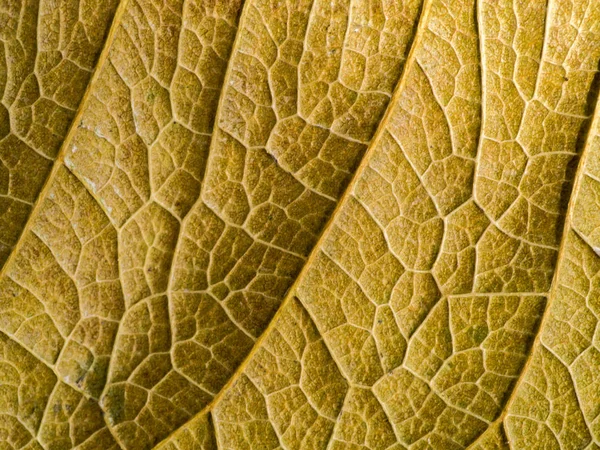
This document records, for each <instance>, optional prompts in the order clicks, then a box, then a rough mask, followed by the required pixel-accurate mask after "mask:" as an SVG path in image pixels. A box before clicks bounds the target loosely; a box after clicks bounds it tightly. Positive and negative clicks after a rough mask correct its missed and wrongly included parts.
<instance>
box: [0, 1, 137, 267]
mask: <svg viewBox="0 0 600 450" xmlns="http://www.w3.org/2000/svg"><path fill="white" fill-rule="evenodd" d="M128 1H129V0H121V2H120V3H119V6H117V9H116V11H115V14H114V15H113V19H112V23H111V24H110V28H109V31H108V34H107V36H106V40H105V43H104V47H103V48H102V52H101V53H100V56H99V57H98V61H97V62H96V67H94V72H93V74H92V77H91V78H90V82H89V83H88V85H87V87H86V89H85V92H84V94H83V97H81V101H80V102H79V106H78V108H77V112H76V113H75V116H74V117H73V120H72V121H71V125H70V126H69V131H68V132H67V135H66V136H65V139H64V140H63V143H62V145H61V147H60V149H59V150H58V154H57V155H56V158H55V160H54V165H53V166H52V170H51V171H50V174H49V175H48V177H46V181H45V182H44V185H43V186H42V189H41V190H40V192H39V194H38V196H37V198H36V200H35V202H34V204H33V207H32V208H31V212H30V213H29V217H28V218H27V222H26V223H25V226H24V227H23V229H22V230H21V234H20V235H19V238H18V240H17V243H16V244H15V246H14V247H13V248H12V250H11V252H10V254H9V255H8V258H6V261H5V262H4V266H2V268H1V269H0V279H2V278H3V277H4V276H5V275H6V274H7V272H8V270H9V269H8V268H9V267H10V266H12V263H13V262H14V259H15V257H16V255H17V254H18V253H19V251H20V250H21V247H22V246H23V242H24V239H23V237H24V236H25V235H26V234H27V233H28V232H29V231H30V230H31V228H32V227H33V224H34V222H35V219H36V218H37V216H38V214H39V213H40V210H41V206H42V204H43V203H44V200H45V199H46V197H47V196H48V194H49V192H50V189H51V188H52V186H53V184H54V183H53V182H54V179H55V178H56V176H57V174H58V172H59V170H60V168H61V167H62V166H63V162H64V159H65V154H66V151H67V148H69V146H70V144H71V140H72V139H73V137H74V136H75V133H76V132H77V129H78V126H79V122H81V119H82V117H83V113H84V112H85V110H86V106H87V102H88V99H89V97H90V96H91V94H92V90H93V88H94V85H95V84H96V82H97V81H98V78H99V77H100V73H101V71H102V70H101V69H102V68H103V67H104V63H105V62H106V60H107V59H108V54H109V53H110V49H111V47H112V43H113V41H114V38H115V35H116V31H117V28H118V25H119V23H120V22H121V17H122V16H123V12H124V11H125V8H126V6H127V3H128ZM86 190H87V189H86ZM88 192H89V190H88Z"/></svg>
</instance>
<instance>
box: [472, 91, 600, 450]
mask: <svg viewBox="0 0 600 450" xmlns="http://www.w3.org/2000/svg"><path fill="white" fill-rule="evenodd" d="M599 102H600V97H597V98H596V102H595V105H594V110H593V112H592V116H591V120H590V122H589V128H588V129H587V131H586V136H585V140H584V145H583V149H582V151H581V154H580V156H579V162H578V164H577V170H576V172H575V179H574V180H573V188H572V190H571V196H570V198H569V203H568V206H567V210H566V212H565V223H564V226H563V231H562V236H561V240H560V246H559V249H558V256H557V258H556V266H555V270H554V275H553V278H552V285H551V286H552V287H551V288H550V292H549V293H548V297H547V301H546V306H545V308H544V313H543V314H542V318H541V319H540V322H539V325H538V329H537V333H536V335H535V340H534V341H533V344H532V345H531V349H530V351H529V354H528V355H527V360H526V361H525V364H524V365H523V368H522V369H521V373H520V375H519V378H518V379H517V381H516V382H515V385H514V387H513V389H512V392H511V393H510V396H509V397H508V399H507V400H506V402H505V403H504V407H503V408H502V413H501V414H500V415H499V416H498V418H497V419H496V420H494V422H493V423H492V424H490V427H492V426H496V425H497V424H500V425H502V423H503V422H504V419H505V418H506V416H507V415H508V411H509V410H510V407H511V406H512V404H513V402H514V401H515V399H516V397H517V391H518V390H519V388H520V387H521V384H523V382H524V380H525V376H526V374H527V371H528V369H529V367H530V366H531V364H532V360H533V355H534V353H535V351H536V350H537V349H538V348H539V347H540V346H541V345H543V344H542V341H541V340H542V330H543V329H544V327H545V325H546V324H547V322H548V317H549V316H550V308H551V305H552V300H553V299H554V297H555V296H556V291H557V290H558V287H559V283H558V274H559V272H560V271H561V270H560V269H561V267H560V262H561V261H562V259H563V258H564V253H565V251H566V250H565V248H566V241H567V236H568V235H569V231H570V230H572V229H573V226H572V225H571V222H572V216H573V210H574V208H575V203H576V202H577V198H578V196H579V190H580V187H581V182H582V180H583V178H584V176H585V170H584V169H585V163H586V159H587V156H588V152H589V148H590V147H591V141H592V139H593V138H594V137H595V133H594V130H595V129H597V127H598V126H600V107H599V105H598V103H599ZM541 295H543V294H541ZM484 434H485V433H482V434H481V436H479V437H478V438H477V439H476V440H475V441H473V443H472V444H471V445H469V447H467V449H472V448H475V445H476V444H477V443H478V442H479V440H480V439H481V437H482V436H483V435H484Z"/></svg>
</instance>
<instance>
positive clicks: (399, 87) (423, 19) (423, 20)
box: [157, 0, 433, 447]
mask: <svg viewBox="0 0 600 450" xmlns="http://www.w3.org/2000/svg"><path fill="white" fill-rule="evenodd" d="M432 1H433V0H425V2H424V4H423V5H422V6H421V12H420V17H419V21H418V27H417V30H416V32H415V35H414V38H413V42H412V43H411V44H410V51H409V53H408V56H407V58H406V62H405V65H404V68H403V71H402V75H401V77H400V80H399V81H398V83H397V84H396V87H395V89H394V92H393V94H392V98H391V100H390V103H389V104H388V107H387V109H386V112H385V114H384V116H383V118H382V120H381V121H380V123H379V126H378V128H377V131H376V132H375V135H374V137H373V139H372V141H371V145H370V146H369V148H368V149H367V151H366V152H365V154H364V156H363V158H362V160H361V163H360V165H359V166H358V168H357V170H356V171H355V172H354V175H353V177H352V179H351V180H350V182H349V183H348V186H347V187H346V189H345V191H344V193H343V195H342V197H341V198H340V200H339V202H338V204H337V205H336V207H335V209H334V210H333V212H332V214H331V216H330V217H329V219H328V221H327V223H326V225H325V226H324V228H323V230H322V232H321V234H320V236H319V239H318V240H317V242H316V244H315V245H314V247H313V249H312V251H311V253H310V254H309V256H308V258H307V260H306V263H305V264H304V266H303V267H302V270H301V271H300V273H299V275H298V276H297V277H296V280H295V281H294V283H293V284H292V286H291V287H290V288H289V290H288V292H287V294H286V296H285V298H284V300H283V301H282V303H281V305H280V306H279V308H278V310H277V312H276V313H275V315H274V316H273V318H272V319H271V321H270V322H269V324H268V325H267V327H266V328H265V330H264V331H263V332H262V334H261V335H260V336H259V337H258V338H257V339H256V342H255V344H254V346H253V348H252V350H251V351H250V352H249V353H248V355H247V356H246V358H245V359H244V360H243V361H242V363H241V364H240V365H239V366H238V368H237V369H236V371H235V372H234V373H233V375H232V376H231V377H230V378H229V380H228V381H227V383H226V384H225V385H224V386H223V387H222V388H221V390H220V391H219V392H218V393H217V394H216V395H215V397H213V399H212V400H211V401H210V403H208V404H207V405H206V406H205V407H204V408H203V409H202V410H200V411H199V412H198V413H196V414H195V415H194V416H193V417H192V418H191V419H190V420H188V422H187V423H186V424H184V425H183V427H185V426H186V425H187V424H189V423H190V422H191V421H193V420H194V419H195V418H196V417H199V416H202V415H204V414H207V413H209V412H210V411H212V410H213V409H214V408H215V406H216V405H217V404H218V403H219V402H220V401H221V400H222V398H223V397H224V396H225V394H226V393H227V392H228V391H229V389H230V388H231V387H232V386H233V385H234V384H235V382H236V381H237V380H238V379H239V378H240V377H241V375H243V373H244V371H245V370H246V367H247V366H248V364H249V363H250V361H251V360H252V358H253V357H254V355H255V354H256V352H257V351H258V350H259V349H260V348H261V346H262V343H263V342H264V341H265V340H266V339H267V338H268V336H269V335H270V334H271V332H272V331H274V330H275V327H276V324H277V322H278V320H279V318H280V317H281V316H282V315H283V314H284V311H285V307H286V306H287V305H288V304H289V303H291V302H292V300H293V299H294V297H295V296H296V291H297V289H298V287H299V285H300V283H301V282H302V281H303V279H304V277H305V276H306V274H307V272H308V270H309V269H310V267H311V265H312V263H313V261H314V260H315V258H316V257H317V255H318V253H319V252H320V248H321V247H322V245H323V243H324V241H325V239H326V238H327V237H328V235H329V231H330V229H331V228H332V226H333V224H334V223H335V220H336V218H337V215H338V213H339V212H340V210H341V209H342V208H343V207H344V206H345V205H346V203H347V202H348V201H349V200H350V197H351V195H352V191H353V187H354V186H355V185H356V183H357V181H358V180H359V179H360V177H361V175H362V173H363V172H364V170H365V169H366V167H367V165H368V163H369V161H370V157H371V155H372V153H373V152H374V149H376V148H377V147H378V144H379V141H380V140H381V138H382V136H383V133H384V131H385V128H386V124H387V122H388V120H389V118H390V116H391V115H392V113H393V111H394V110H395V106H396V104H397V103H398V102H399V99H400V97H401V94H402V92H403V90H404V86H405V85H406V83H407V78H408V77H407V75H408V73H409V72H410V68H411V67H412V63H413V62H414V59H415V51H416V48H418V46H419V44H420V42H421V39H422V37H423V34H424V31H425V28H426V25H427V18H428V15H429V10H430V9H431V4H432ZM245 11H246V8H244V11H243V12H242V17H243V15H244V12H245ZM240 23H241V19H240ZM228 72H229V68H228ZM226 79H227V77H226ZM219 106H220V104H219ZM217 117H218V116H217ZM214 139H215V137H214V134H213V142H214ZM211 147H212V145H211ZM303 307H304V305H303ZM304 309H305V310H306V308H304ZM307 313H308V314H309V316H310V313H309V312H308V310H307ZM311 319H312V320H313V322H314V318H313V317H311ZM325 345H326V346H327V344H326V343H325ZM328 351H329V348H328ZM329 353H330V354H331V351H329ZM332 357H333V355H332ZM334 361H335V360H334ZM336 364H337V362H336ZM341 373H343V372H341ZM344 378H347V377H345V376H344ZM214 428H215V429H216V427H214ZM177 431H178V430H174V431H173V432H172V433H171V434H169V436H167V437H166V438H165V439H164V440H163V441H162V442H161V443H159V444H158V446H157V447H159V446H160V445H162V444H163V443H166V442H168V441H169V439H170V438H171V437H172V436H173V435H174V434H175V433H176V432H177Z"/></svg>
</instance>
